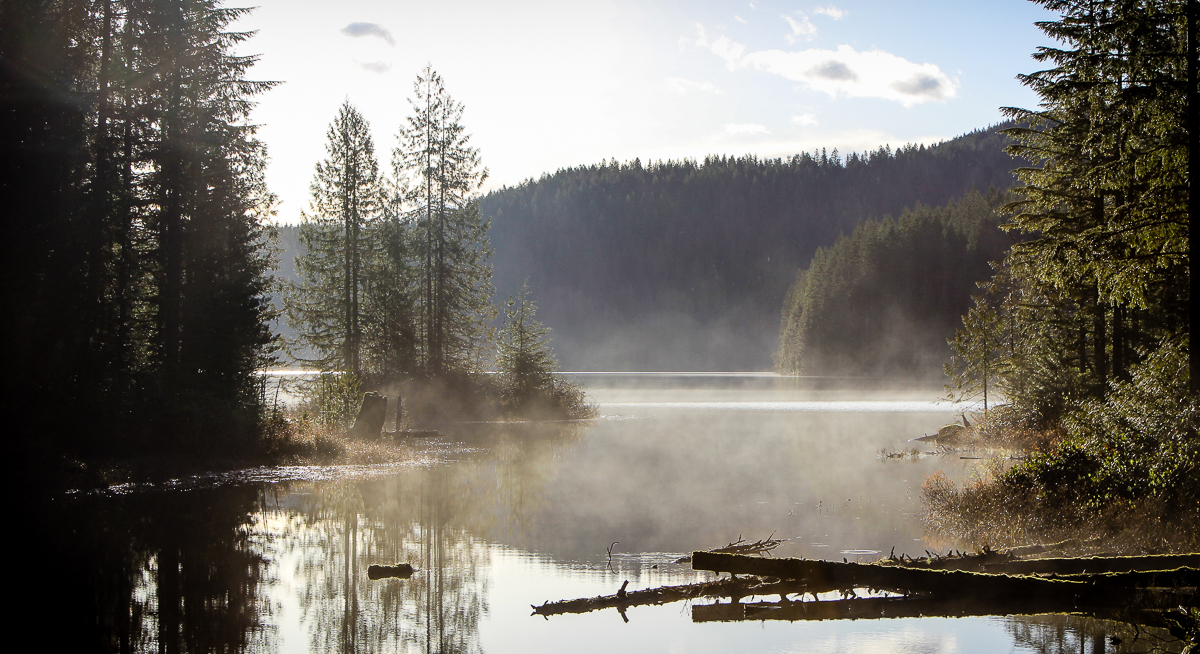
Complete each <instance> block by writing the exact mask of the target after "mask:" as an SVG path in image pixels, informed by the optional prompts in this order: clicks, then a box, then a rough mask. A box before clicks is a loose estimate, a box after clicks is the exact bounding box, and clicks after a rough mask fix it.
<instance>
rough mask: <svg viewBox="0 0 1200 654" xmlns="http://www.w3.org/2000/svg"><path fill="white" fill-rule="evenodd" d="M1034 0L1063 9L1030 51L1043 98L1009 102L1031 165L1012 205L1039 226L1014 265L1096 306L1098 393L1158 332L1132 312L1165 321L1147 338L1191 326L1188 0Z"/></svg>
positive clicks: (1019, 222)
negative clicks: (1031, 106) (1047, 41)
mask: <svg viewBox="0 0 1200 654" xmlns="http://www.w3.org/2000/svg"><path fill="white" fill-rule="evenodd" d="M1034 1H1035V2H1037V3H1038V4H1041V5H1043V6H1045V7H1046V8H1048V9H1051V10H1053V11H1057V12H1060V13H1061V14H1062V17H1061V18H1060V19H1059V20H1056V21H1046V22H1042V23H1039V27H1041V29H1042V30H1043V31H1044V32H1046V34H1047V35H1049V36H1050V37H1051V38H1053V39H1054V40H1055V41H1057V43H1058V46H1056V47H1042V48H1039V50H1038V52H1037V53H1036V54H1035V55H1034V57H1035V59H1037V60H1038V61H1043V62H1048V63H1050V64H1051V67H1050V68H1048V69H1046V70H1042V71H1039V72H1036V73H1032V74H1029V75H1023V76H1022V77H1021V80H1022V82H1023V83H1024V84H1025V85H1027V86H1029V87H1030V88H1032V89H1033V90H1035V91H1036V92H1037V93H1038V95H1039V96H1040V97H1041V100H1042V102H1041V107H1040V108H1039V109H1038V110H1032V111H1031V110H1025V109H1014V108H1010V109H1006V110H1005V111H1006V112H1007V113H1008V115H1009V116H1010V117H1012V118H1014V119H1015V120H1018V121H1020V122H1021V123H1022V126H1020V127H1016V128H1013V129H1010V130H1007V132H1008V134H1009V135H1011V136H1013V137H1014V138H1016V140H1017V141H1018V143H1017V144H1016V145H1014V146H1012V147H1010V148H1009V151H1010V152H1012V153H1013V154H1016V155H1020V156H1022V157H1025V158H1027V159H1029V160H1031V161H1032V162H1033V163H1034V164H1036V165H1035V166H1032V167H1029V168H1023V169H1021V170H1019V171H1018V176H1019V177H1020V179H1021V180H1022V181H1023V182H1024V186H1023V187H1022V188H1021V189H1020V192H1021V194H1022V195H1023V196H1024V198H1023V199H1022V200H1020V201H1018V202H1015V203H1013V204H1011V205H1009V207H1008V210H1010V211H1011V212H1013V213H1014V214H1015V215H1014V216H1013V218H1012V220H1011V223H1010V225H1009V228H1010V229H1016V230H1020V231H1022V232H1024V233H1027V234H1031V235H1033V236H1034V238H1033V239H1032V240H1029V241H1027V242H1025V243H1023V244H1021V245H1019V246H1018V247H1016V248H1014V251H1013V256H1012V257H1010V261H1009V265H1010V266H1011V267H1013V268H1014V270H1015V272H1016V273H1017V275H1018V276H1024V277H1026V278H1028V279H1029V280H1030V283H1035V284H1048V285H1049V286H1050V287H1052V289H1053V290H1054V291H1055V292H1056V294H1057V295H1058V296H1060V297H1063V298H1079V300H1080V301H1082V302H1083V303H1084V304H1085V305H1092V308H1091V310H1090V311H1088V312H1087V313H1091V314H1093V315H1094V320H1089V319H1088V318H1087V317H1085V316H1083V315H1081V316H1080V328H1081V329H1084V330H1088V329H1090V331H1091V332H1092V334H1091V338H1092V340H1093V341H1095V342H1096V343H1097V344H1098V345H1097V346H1096V347H1095V348H1094V352H1093V353H1092V361H1093V364H1092V365H1093V368H1095V369H1096V371H1097V373H1099V377H1100V379H1099V380H1098V381H1099V384H1098V386H1097V388H1098V389H1099V391H1100V392H1103V390H1104V387H1105V384H1106V383H1107V379H1108V378H1110V377H1111V378H1122V377H1125V376H1127V374H1128V367H1129V364H1130V363H1132V358H1131V356H1130V355H1131V354H1132V353H1133V349H1134V345H1148V344H1149V343H1135V342H1134V340H1131V339H1136V338H1137V336H1138V334H1137V332H1138V329H1139V328H1138V327H1136V326H1135V325H1136V324H1137V323H1139V322H1140V323H1141V324H1142V325H1143V326H1148V325H1157V326H1159V327H1160V328H1161V329H1160V330H1159V331H1158V332H1157V334H1156V335H1154V336H1151V337H1150V338H1149V340H1151V341H1153V340H1157V339H1158V338H1161V337H1162V336H1164V335H1165V334H1167V333H1174V334H1184V333H1186V331H1187V329H1188V327H1187V324H1188V309H1187V307H1188V304H1187V303H1188V296H1189V291H1188V288H1189V285H1190V280H1189V277H1190V266H1189V257H1190V254H1189V245H1188V230H1189V213H1188V206H1187V202H1188V195H1189V191H1188V179H1189V171H1188V151H1187V146H1188V125H1187V120H1188V119H1187V115H1188V108H1187V89H1188V85H1189V78H1188V70H1189V64H1188V61H1187V54H1186V52H1187V47H1188V40H1187V24H1188V23H1187V13H1186V4H1187V3H1186V2H1185V0H1153V1H1150V2H1138V3H1129V2H1119V1H1116V0H1089V1H1088V2H1068V1H1065V0H1034ZM1190 84H1192V85H1194V84H1195V80H1191V82H1190ZM1089 294H1090V295H1091V297H1086V296H1087V295H1089ZM1088 322H1092V323H1094V324H1092V325H1088V324H1087V323H1088ZM1142 340H1143V341H1145V340H1147V339H1142ZM1176 346H1179V344H1176Z"/></svg>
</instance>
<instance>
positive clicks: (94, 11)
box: [0, 0, 274, 454]
mask: <svg viewBox="0 0 1200 654" xmlns="http://www.w3.org/2000/svg"><path fill="white" fill-rule="evenodd" d="M246 11H248V10H245V9H230V8H225V7H222V6H221V3H220V2H219V1H218V0H190V1H187V2H183V1H179V0H104V1H98V2H54V1H37V0H31V1H27V2H16V1H5V2H3V3H0V95H2V104H0V142H2V143H3V146H2V147H3V158H2V161H3V163H0V166H3V172H2V173H0V189H2V198H0V205H2V206H3V211H4V215H5V220H4V226H3V229H4V232H5V233H4V237H3V239H0V241H2V242H3V243H4V248H5V251H4V254H3V256H2V257H0V258H2V259H3V263H2V264H0V265H3V269H4V285H5V294H4V298H5V299H4V311H3V315H4V323H5V329H6V331H7V338H6V339H5V341H4V342H5V343H6V344H7V347H8V353H7V355H6V356H5V361H6V365H5V374H4V384H5V390H4V394H3V395H4V402H5V405H6V406H7V407H9V408H11V409H12V410H11V411H6V414H7V415H8V416H9V417H10V419H13V420H15V421H16V422H17V424H24V425H26V426H25V427H20V428H18V430H17V431H16V432H15V433H14V432H9V433H10V438H12V439H14V440H16V441H21V440H25V441H27V442H28V443H30V444H31V445H30V446H31V447H34V448H41V451H65V452H68V453H76V454H111V453H133V452H137V453H140V454H144V453H153V452H160V451H164V450H167V449H177V450H178V449H181V448H182V450H184V451H188V450H189V449H190V451H200V450H204V451H210V452H211V451H213V450H214V449H223V450H226V451H228V450H232V449H236V448H238V447H248V446H252V445H253V438H254V435H255V434H256V433H257V431H256V430H257V424H258V419H259V402H260V397H259V385H258V383H257V381H256V377H255V375H254V371H255V369H256V368H259V367H261V366H262V365H263V364H264V363H265V362H267V361H268V360H269V359H270V356H271V340H272V339H271V334H270V332H269V330H268V329H267V327H266V321H267V319H268V317H269V303H268V301H267V293H268V271H269V268H270V260H269V256H268V250H267V249H266V247H265V246H266V243H267V241H268V239H269V236H270V231H269V229H268V228H267V227H266V226H265V225H266V224H267V223H266V222H265V218H266V217H267V215H268V214H269V213H270V212H271V208H272V205H273V202H274V198H273V197H272V195H271V194H270V192H269V191H268V190H267V188H266V187H265V185H264V183H263V161H264V148H263V145H262V144H261V143H260V142H259V141H258V140H257V139H256V137H255V128H254V126H253V125H252V124H251V123H249V122H248V115H249V112H250V110H251V109H252V107H253V106H254V102H253V98H254V96H256V95H257V94H259V93H261V92H263V91H265V90H266V89H268V88H269V87H270V86H271V83H269V82H254V81H250V80H247V79H246V78H245V73H246V71H247V69H248V68H249V67H250V66H251V65H252V64H253V63H254V61H255V58H254V57H247V56H240V55H235V54H234V49H235V48H236V47H237V46H238V45H239V44H241V43H243V42H244V41H245V40H246V39H247V38H248V37H249V34H246V33H239V32H232V31H230V30H229V29H228V27H229V25H230V24H231V23H232V22H233V21H234V20H236V19H237V18H238V17H240V16H242V15H243V14H245V13H246ZM24 429H29V431H22V430H24Z"/></svg>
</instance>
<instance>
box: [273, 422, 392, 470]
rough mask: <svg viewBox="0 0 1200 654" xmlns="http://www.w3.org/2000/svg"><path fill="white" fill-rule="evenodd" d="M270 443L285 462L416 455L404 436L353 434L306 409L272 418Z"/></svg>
mask: <svg viewBox="0 0 1200 654" xmlns="http://www.w3.org/2000/svg"><path fill="white" fill-rule="evenodd" d="M266 446H267V449H268V454H269V455H270V457H271V459H272V460H274V461H277V462H279V463H281V464H284V465H311V464H317V465H333V464H338V465H370V464H377V463H400V462H404V461H409V460H412V459H413V458H414V456H415V452H414V449H413V447H412V446H411V445H409V444H408V443H406V442H404V441H403V440H396V439H394V438H390V437H387V436H382V437H380V438H378V439H374V440H370V439H361V438H352V437H350V436H349V435H347V429H346V427H344V426H341V425H337V424H331V423H327V422H322V421H321V420H318V419H317V418H316V417H314V416H313V415H312V414H310V413H308V412H307V411H305V410H302V409H286V410H281V411H279V412H277V413H276V414H275V415H274V416H273V417H272V418H271V420H270V422H269V423H268V425H267V434H266Z"/></svg>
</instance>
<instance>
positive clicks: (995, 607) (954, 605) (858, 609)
mask: <svg viewBox="0 0 1200 654" xmlns="http://www.w3.org/2000/svg"><path fill="white" fill-rule="evenodd" d="M1177 597H1178V596H1176V595H1175V594H1173V593H1167V594H1164V595H1162V596H1161V597H1160V600H1161V601H1159V602H1157V603H1156V604H1157V606H1152V607H1151V606H1146V605H1144V604H1143V605H1140V606H1139V607H1138V608H1137V609H1129V608H1124V607H1120V606H1115V607H1107V608H1103V607H1099V608H1095V609H1093V610H1088V611H1072V613H1075V614H1080V613H1082V614H1086V615H1089V616H1090V617H1094V618H1101V619H1108V620H1119V621H1122V622H1131V623H1136V624H1140V625H1143V626H1150V627H1168V626H1169V623H1168V622H1167V621H1166V620H1164V619H1163V614H1162V610H1163V609H1170V608H1174V606H1175V604H1172V602H1173V600H1174V599H1177ZM1067 610H1069V609H1067V608H1066V607H1063V606H1062V605H1061V604H1059V603H1056V602H1055V601H1053V600H1052V599H1046V598H1038V597H1031V598H1024V599H1019V600H993V599H990V598H983V597H976V598H962V597H955V598H947V597H931V596H909V597H866V598H856V599H842V600H830V601H824V602H787V601H784V602H753V603H740V602H727V603H717V604H707V605H696V606H693V607H692V622H740V621H745V620H751V621H753V620H786V621H789V622H796V621H802V620H866V619H873V618H876V619H877V618H966V617H977V616H989V615H1037V614H1046V613H1062V612H1064V611H1067Z"/></svg>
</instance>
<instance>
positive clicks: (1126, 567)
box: [983, 554, 1200, 575]
mask: <svg viewBox="0 0 1200 654" xmlns="http://www.w3.org/2000/svg"><path fill="white" fill-rule="evenodd" d="M1175 568H1200V554H1154V555H1150V556H1107V557H1100V556H1096V557H1082V558H1061V559H1030V560H1025V561H1010V562H1007V563H990V564H986V565H984V566H983V571H984V572H990V573H993V574H995V573H1005V574H1022V575H1030V574H1058V575H1079V574H1097V573H1103V572H1149V571H1155V570H1173V569H1175Z"/></svg>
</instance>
